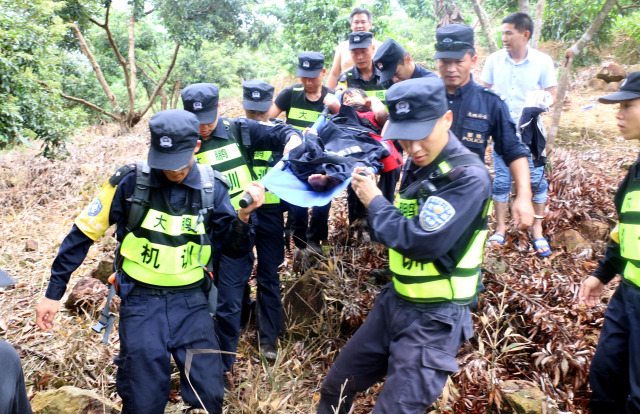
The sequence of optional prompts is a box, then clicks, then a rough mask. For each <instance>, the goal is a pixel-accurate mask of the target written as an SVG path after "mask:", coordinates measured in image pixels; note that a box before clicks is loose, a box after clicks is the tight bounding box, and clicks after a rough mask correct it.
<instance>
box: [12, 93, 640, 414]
mask: <svg viewBox="0 0 640 414" xmlns="http://www.w3.org/2000/svg"><path fill="white" fill-rule="evenodd" d="M574 89H577V88H574ZM600 94H601V93H599V92H594V91H577V90H574V91H572V94H571V99H570V100H569V101H568V102H566V103H565V112H564V114H563V119H562V121H561V125H560V136H559V138H558V143H557V147H558V149H557V150H556V152H555V153H554V155H553V157H552V161H551V169H550V171H547V178H548V179H549V181H550V184H551V191H550V202H549V206H548V213H547V215H546V217H545V220H544V227H545V236H546V237H547V238H548V239H549V241H550V242H551V244H552V248H553V254H552V255H551V256H550V257H548V258H544V259H541V258H538V257H537V256H536V255H535V252H534V251H533V248H532V247H531V243H530V239H529V236H528V235H527V234H526V233H520V232H517V231H516V230H515V229H514V228H511V229H510V230H509V232H508V235H507V238H506V243H505V246H504V247H502V248H500V249H491V248H487V249H486V250H485V265H484V268H483V280H484V283H485V286H486V291H485V292H484V293H482V294H481V295H480V303H479V307H478V309H477V310H476V312H474V324H475V332H476V335H475V337H474V338H473V339H472V340H471V341H469V342H467V343H466V344H465V345H464V346H463V348H462V349H461V350H460V353H459V355H458V361H459V363H460V371H459V372H458V373H457V374H455V375H454V376H453V377H452V378H451V380H450V381H449V382H448V384H447V386H446V387H445V390H444V392H443V394H442V396H441V397H440V399H439V400H438V401H437V402H436V403H435V404H434V406H433V408H432V409H433V410H434V411H436V412H455V413H485V412H491V411H493V412H509V409H508V407H505V404H504V398H503V397H504V394H503V392H502V391H501V388H500V384H501V383H502V382H503V381H506V380H519V381H522V382H523V383H531V384H535V385H537V386H538V387H540V388H541V389H542V390H543V392H544V394H545V395H546V396H547V398H548V404H549V406H556V407H557V408H559V409H560V410H561V411H564V412H575V413H583V412H585V407H586V403H587V401H588V397H589V390H588V386H587V383H586V381H587V374H588V370H589V363H590V361H591V358H592V357H593V353H594V350H595V346H596V344H597V340H598V335H599V331H600V327H601V324H602V320H603V315H604V309H605V307H606V303H607V302H608V298H609V297H610V296H611V294H612V292H613V290H614V289H615V286H616V283H612V284H610V286H608V287H607V290H606V292H605V295H604V297H603V301H602V305H600V306H599V307H597V308H595V309H588V308H585V307H584V306H579V305H578V304H577V301H576V296H577V291H578V288H579V284H580V281H581V280H582V279H583V278H584V277H585V276H586V275H587V274H589V273H590V272H591V271H593V269H594V268H595V266H596V264H597V259H598V258H599V257H601V256H602V254H603V252H604V248H605V246H606V238H603V239H601V240H596V239H594V238H589V237H588V236H587V238H589V240H588V242H589V243H588V244H586V245H583V246H581V247H580V246H579V247H577V248H576V249H575V250H573V251H570V252H567V251H565V250H564V249H563V248H562V247H560V246H559V245H558V243H559V242H560V241H561V239H562V235H563V233H564V232H565V231H567V230H571V229H573V230H576V231H578V232H582V231H583V230H584V228H585V226H584V225H585V223H589V222H594V221H597V222H601V223H604V224H606V225H607V226H609V227H612V226H613V223H614V222H615V220H616V215H615V211H614V208H613V204H612V201H611V200H612V199H613V194H614V192H615V190H616V188H617V186H618V184H619V182H620V181H621V179H622V177H623V176H624V174H625V172H626V170H625V167H626V168H628V166H629V165H630V164H631V163H632V162H633V161H634V160H635V158H636V155H637V146H636V145H635V143H628V142H625V141H623V140H622V139H621V138H619V134H618V132H617V129H616V126H615V120H614V114H615V111H616V108H615V106H608V105H597V106H595V107H593V108H591V109H589V110H586V111H583V110H581V109H580V108H582V107H584V106H586V105H589V104H592V103H593V102H594V97H597V96H598V95H600ZM227 107H230V108H234V111H233V112H232V113H228V114H227V115H231V116H233V115H237V110H238V109H239V108H240V107H241V106H240V105H239V104H238V102H235V101H233V102H228V106H227ZM547 121H548V119H547ZM147 142H148V132H147V130H146V125H140V126H138V127H136V128H135V129H134V130H133V131H132V132H131V133H129V134H127V135H123V136H116V135H115V134H114V131H113V129H112V128H111V127H109V126H103V127H96V128H91V129H88V130H85V131H82V133H80V134H78V135H77V136H76V137H74V139H73V140H72V141H71V142H70V143H69V144H68V145H67V149H68V151H69V153H70V156H69V157H68V158H67V159H65V160H54V161H50V160H45V159H42V158H38V157H36V154H37V153H38V148H35V147H29V148H19V149H15V150H12V151H6V152H2V153H0V214H1V222H0V238H1V240H2V242H1V243H0V267H1V268H2V269H3V270H5V271H7V272H9V273H10V274H11V275H12V276H13V277H14V278H15V279H16V280H17V281H18V284H17V285H16V287H15V288H11V289H5V290H0V338H2V339H4V340H6V341H8V342H10V343H11V344H13V345H14V346H15V347H16V348H17V349H18V351H19V353H20V355H21V357H22V363H23V367H24V372H25V377H26V381H27V386H28V390H29V393H30V395H34V394H35V393H37V392H40V391H42V390H47V389H53V388H58V387H60V386H63V385H75V386H77V387H81V388H84V389H90V390H94V391H96V392H97V393H98V394H101V395H104V396H106V397H108V398H110V399H112V400H113V401H115V402H119V399H118V396H117V394H116V392H115V366H114V364H113V358H114V357H115V356H116V355H117V353H118V349H119V342H118V335H117V326H116V328H115V329H114V332H113V333H112V335H111V337H110V340H109V343H108V344H107V345H103V344H101V343H100V336H98V335H96V334H94V333H92V331H91V330H90V327H91V326H92V325H93V324H94V323H95V318H94V317H93V315H91V313H92V312H91V310H89V311H87V312H85V313H84V314H79V315H78V314H73V313H71V312H69V311H67V310H66V309H64V307H63V308H62V309H61V312H59V314H58V315H57V319H56V325H55V328H54V330H53V331H52V332H48V333H43V332H41V331H40V330H39V329H38V328H37V327H36V326H35V323H34V319H35V317H34V311H33V309H34V307H35V305H36V304H37V302H38V301H39V300H40V298H41V297H42V295H43V294H44V291H45V289H46V284H47V281H48V278H49V272H50V267H51V263H52V261H53V259H54V257H55V254H56V252H57V249H58V248H59V246H60V243H61V241H62V239H63V238H64V236H65V235H66V233H67V232H68V230H69V229H70V227H71V225H72V223H73V220H74V218H75V217H76V216H77V215H78V214H79V212H80V211H81V209H82V208H83V207H84V206H85V205H86V204H87V203H89V202H90V201H91V199H92V198H93V196H94V195H95V193H96V192H97V189H98V188H99V186H100V184H101V183H102V182H103V181H104V180H105V179H107V178H108V177H109V176H110V175H111V174H112V173H113V171H115V169H116V168H117V167H119V166H121V165H123V164H124V163H127V162H132V161H133V160H135V159H141V158H144V157H145V154H146V151H147ZM488 155H489V156H488V160H490V154H488ZM488 165H490V162H489V163H488ZM342 200H343V199H341V201H339V202H334V205H333V209H332V214H331V223H330V224H331V227H330V233H331V238H330V240H329V241H328V243H327V247H326V250H325V253H326V256H327V257H326V258H318V257H316V258H315V259H314V260H313V263H311V265H310V268H309V270H308V271H307V274H308V275H310V277H311V278H312V279H313V280H315V281H317V283H318V285H319V286H321V287H322V288H323V293H322V294H323V298H324V306H323V307H322V309H321V310H320V311H319V312H317V317H316V318H315V320H314V321H312V322H307V323H306V324H298V323H297V322H291V323H289V325H288V330H287V332H286V333H285V334H284V335H283V337H282V339H281V340H280V343H279V345H280V348H281V352H280V353H279V356H278V360H277V361H276V363H275V364H268V363H267V362H266V361H265V360H264V359H263V358H261V357H260V355H259V353H258V351H257V349H256V345H255V341H254V331H253V326H250V327H249V329H248V330H247V331H245V332H243V334H242V337H241V341H240V345H239V349H238V353H239V355H238V361H237V363H236V367H235V374H234V377H233V378H232V379H231V389H230V390H229V392H228V394H227V397H226V399H225V401H226V404H225V408H224V410H225V413H229V414H231V413H268V412H273V413H275V412H279V413H308V412H312V411H314V408H315V405H316V404H317V399H318V389H319V386H320V384H321V381H322V379H323V377H324V375H325V374H326V372H327V370H328V369H329V367H330V365H331V362H332V361H333V360H334V359H335V356H336V355H337V352H338V351H339V349H340V347H341V346H342V345H343V344H344V343H345V341H346V340H348V338H349V335H350V334H352V333H353V332H354V330H355V329H356V328H357V327H358V326H359V325H360V324H361V323H362V321H363V320H364V318H365V317H366V314H367V312H368V311H369V309H370V308H371V307H372V306H373V302H374V300H375V297H376V294H377V292H378V291H379V289H380V287H379V286H376V285H373V284H371V283H369V281H368V280H369V272H370V271H371V270H372V269H375V268H379V267H382V266H384V264H385V257H386V253H385V250H384V249H383V248H382V247H381V246H379V245H377V244H375V243H371V242H368V241H365V239H364V237H362V235H361V234H360V233H358V232H356V231H355V230H354V229H350V228H348V225H347V220H346V208H345V203H344V201H342ZM490 226H492V223H490ZM583 235H584V234H583ZM28 241H30V242H31V241H35V242H37V246H36V248H35V249H33V246H31V247H30V248H29V249H27V248H26V247H25V246H26V244H27V242H28ZM114 245H115V242H114V240H113V238H111V237H104V238H103V239H102V240H100V241H99V242H97V243H96V245H95V246H94V247H92V248H91V250H90V252H89V255H88V257H87V259H86V260H85V262H84V263H83V265H82V266H81V267H80V268H79V269H78V270H77V271H76V272H75V273H74V276H73V277H72V280H71V283H70V286H73V285H74V284H75V282H76V281H77V280H78V279H79V278H80V277H81V276H83V275H88V274H89V273H90V271H91V270H92V269H93V268H95V267H96V266H97V264H98V263H99V261H100V260H102V259H105V258H108V257H109V255H110V254H111V252H112V251H113V247H114ZM291 261H292V257H291V253H287V257H286V259H285V262H284V263H283V265H282V266H281V268H280V270H281V275H282V280H283V286H288V283H289V282H291V281H294V280H296V278H297V277H299V275H298V274H294V273H292V272H291ZM253 283H254V284H255V281H253ZM69 290H70V289H69ZM178 384H179V380H178V373H177V371H176V370H175V369H174V373H173V375H172V392H171V396H170V404H169V406H168V407H167V410H166V412H169V413H176V412H182V410H183V404H182V402H181V399H180V393H179V387H178ZM381 386H382V385H381V384H378V385H376V386H374V387H372V388H371V389H369V390H368V391H367V392H365V393H363V394H362V395H361V396H359V398H358V399H357V408H356V410H355V412H357V413H364V412H368V411H370V409H371V408H372V406H373V405H374V403H375V398H376V396H377V393H378V392H379V390H380V388H381Z"/></svg>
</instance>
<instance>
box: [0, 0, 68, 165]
mask: <svg viewBox="0 0 640 414" xmlns="http://www.w3.org/2000/svg"><path fill="white" fill-rule="evenodd" d="M57 8H58V4H56V3H54V2H52V1H48V0H32V1H29V2H27V1H23V0H20V1H8V0H0V49H1V50H2V53H1V54H0V148H3V147H6V146H9V145H13V144H14V143H16V142H27V140H29V139H43V140H44V143H45V144H44V146H43V147H44V154H45V155H47V156H51V155H53V152H52V148H54V147H59V146H60V144H61V143H62V142H63V141H64V140H65V139H66V137H67V135H68V133H69V130H70V129H72V128H74V127H75V126H77V122H78V119H79V117H78V113H77V112H75V111H70V110H67V109H66V108H65V106H64V102H63V100H62V99H61V98H60V96H59V95H58V93H57V91H58V89H57V87H58V86H59V85H58V84H57V83H56V79H58V78H60V77H62V75H61V72H60V67H61V62H63V60H64V59H63V57H62V56H61V55H60V53H59V52H60V51H59V49H58V48H57V47H56V45H55V43H54V42H55V40H56V39H58V38H60V36H61V35H62V33H64V31H65V30H66V28H65V27H64V25H63V24H62V22H61V20H60V19H59V18H57V17H54V12H55V10H56V9H57ZM39 82H44V83H46V84H47V85H49V86H48V87H45V88H43V87H42V85H41V83H39Z"/></svg>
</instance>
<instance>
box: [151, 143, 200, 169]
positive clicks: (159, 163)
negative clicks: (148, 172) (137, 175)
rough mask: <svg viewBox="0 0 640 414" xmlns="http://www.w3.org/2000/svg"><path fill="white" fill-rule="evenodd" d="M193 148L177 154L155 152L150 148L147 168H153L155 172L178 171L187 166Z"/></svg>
mask: <svg viewBox="0 0 640 414" xmlns="http://www.w3.org/2000/svg"><path fill="white" fill-rule="evenodd" d="M194 148H195V147H194ZM194 148H192V149H190V150H188V151H183V152H179V153H177V154H169V153H166V152H160V151H156V150H155V149H154V148H153V147H151V148H149V158H148V160H147V162H148V163H149V167H151V168H155V169H156V170H165V171H178V170H181V169H183V168H187V167H188V166H189V163H191V157H192V155H193V149H194Z"/></svg>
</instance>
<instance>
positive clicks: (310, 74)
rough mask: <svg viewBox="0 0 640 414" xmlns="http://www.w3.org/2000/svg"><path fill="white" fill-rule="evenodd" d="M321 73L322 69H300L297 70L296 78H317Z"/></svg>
mask: <svg viewBox="0 0 640 414" xmlns="http://www.w3.org/2000/svg"><path fill="white" fill-rule="evenodd" d="M320 72H322V69H314V70H309V69H304V68H301V67H298V70H296V76H299V77H301V78H317V77H318V75H319V74H320Z"/></svg>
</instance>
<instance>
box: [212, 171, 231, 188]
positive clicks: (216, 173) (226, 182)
mask: <svg viewBox="0 0 640 414" xmlns="http://www.w3.org/2000/svg"><path fill="white" fill-rule="evenodd" d="M213 178H217V179H218V180H219V181H220V182H221V183H222V184H224V185H225V186H227V190H228V189H230V188H231V183H230V182H229V180H228V179H227V177H225V176H224V175H223V174H222V173H221V172H220V171H218V170H213Z"/></svg>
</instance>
